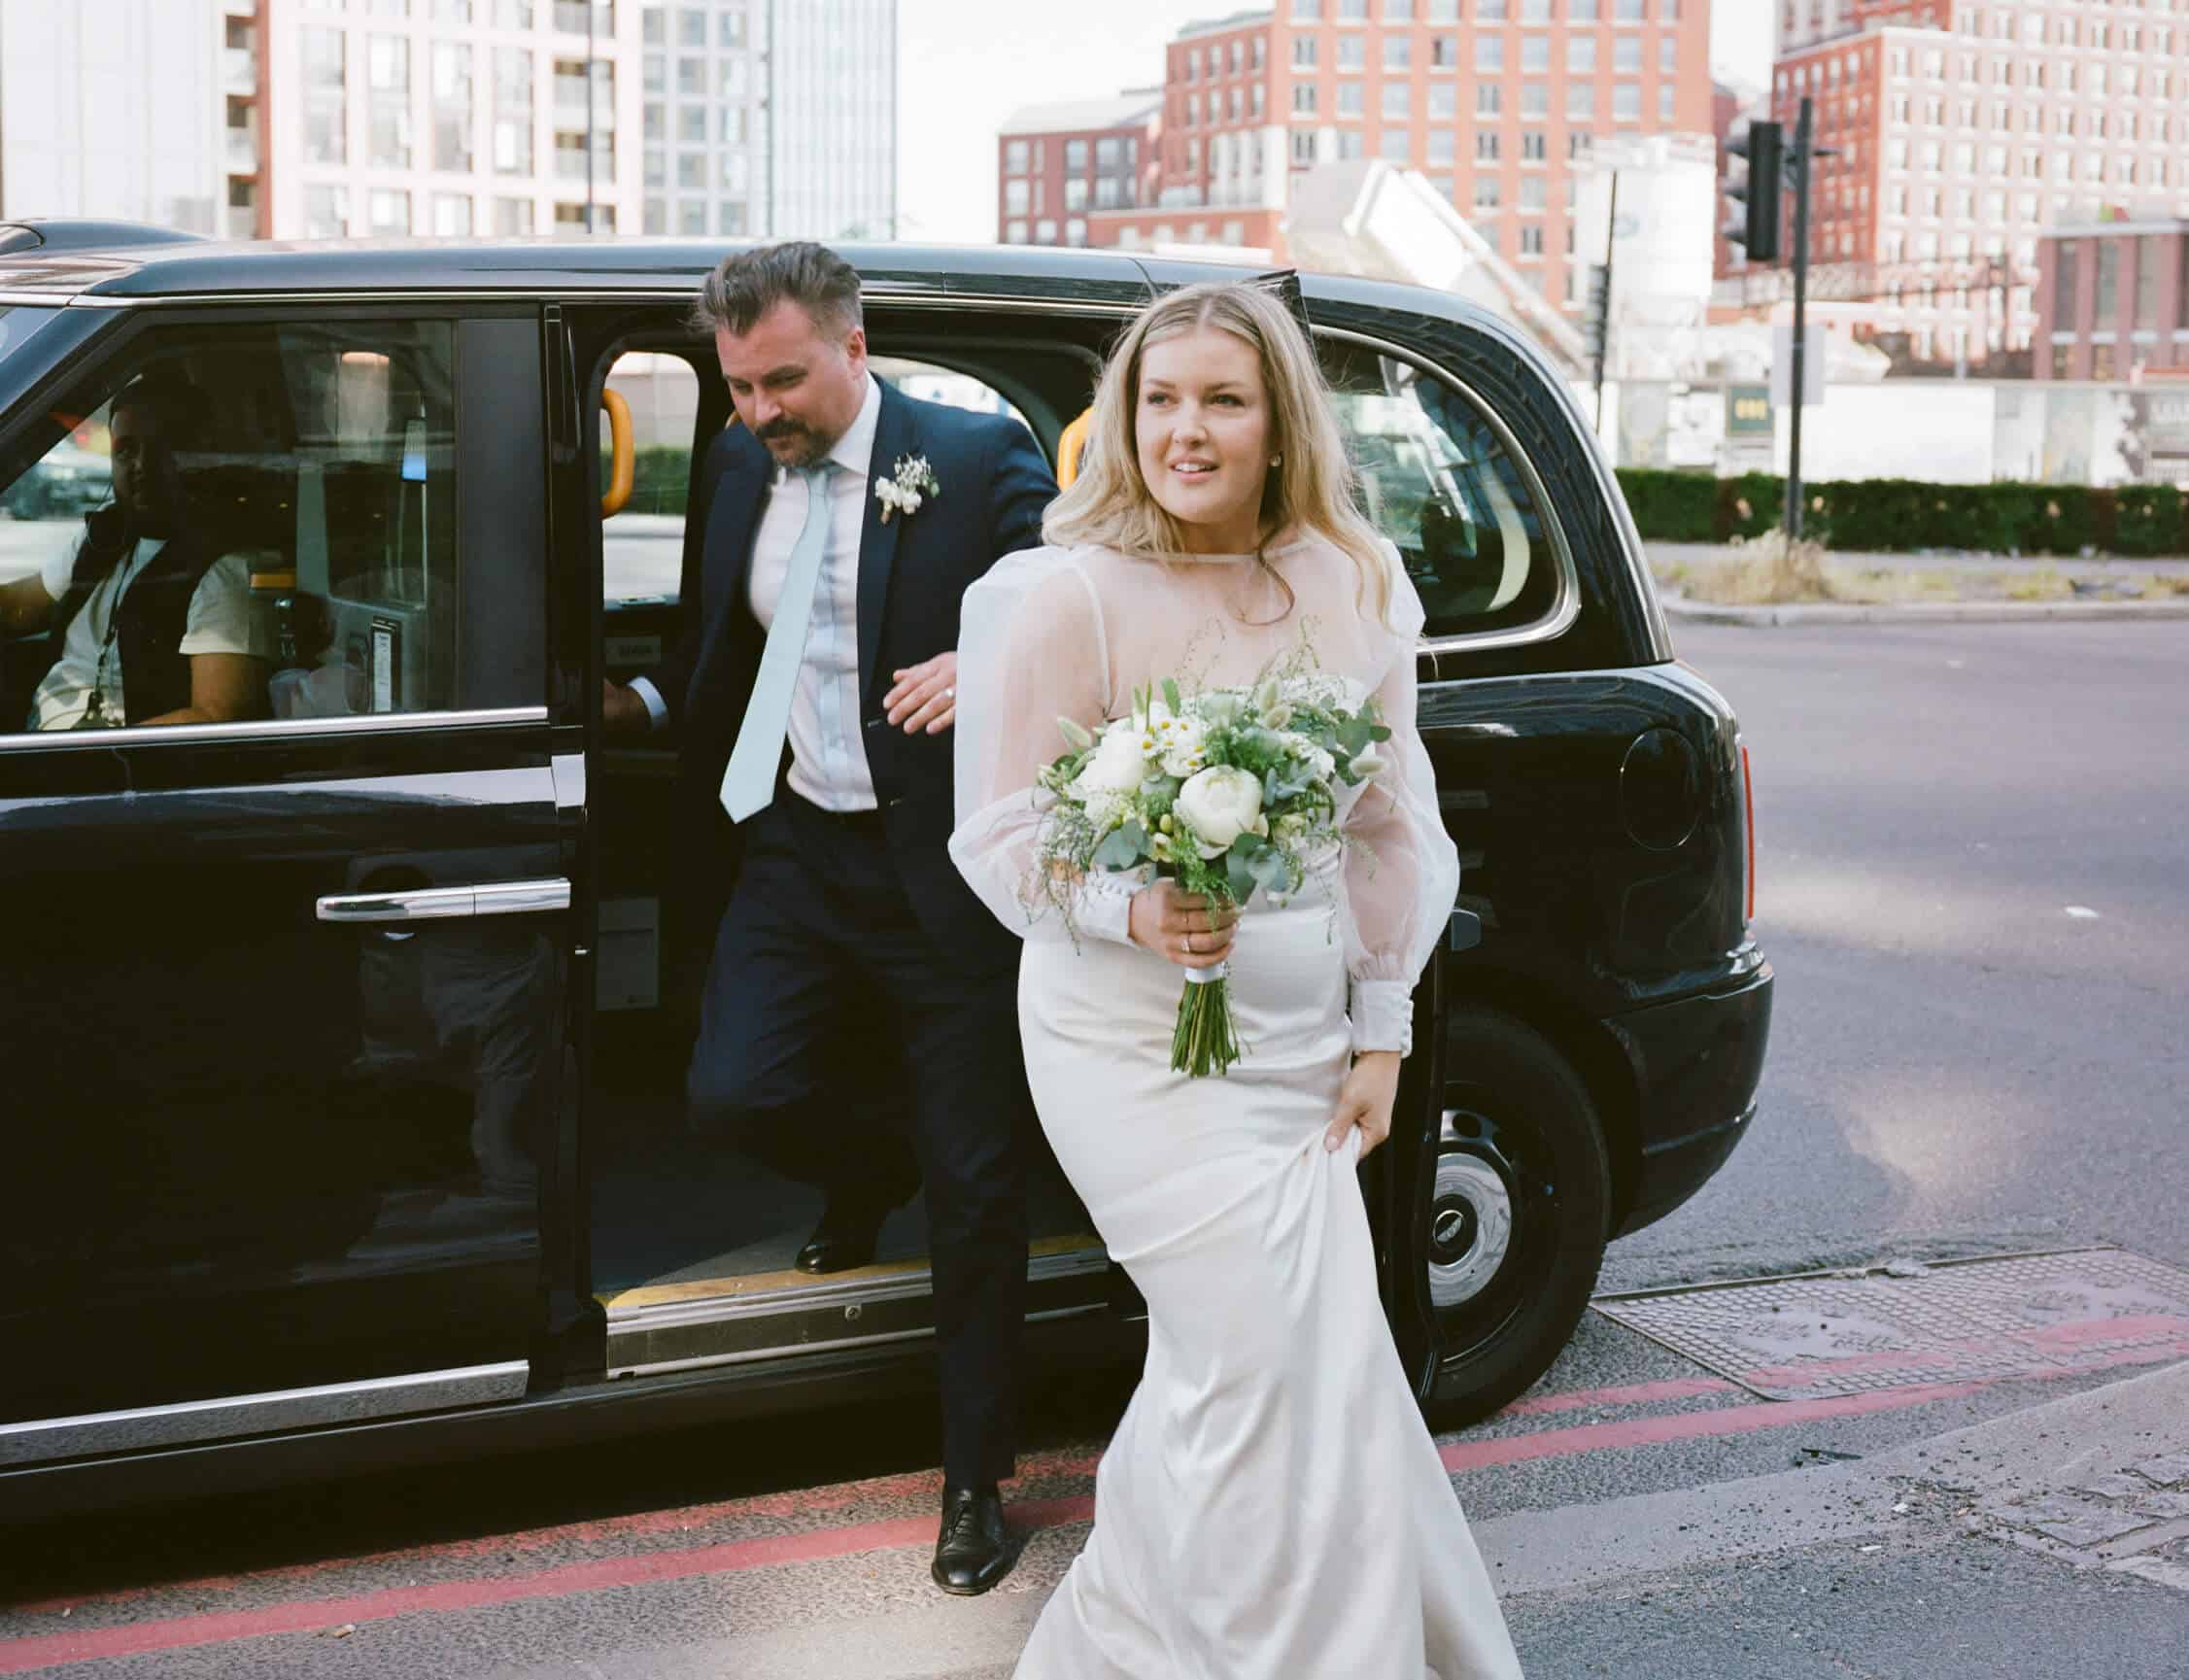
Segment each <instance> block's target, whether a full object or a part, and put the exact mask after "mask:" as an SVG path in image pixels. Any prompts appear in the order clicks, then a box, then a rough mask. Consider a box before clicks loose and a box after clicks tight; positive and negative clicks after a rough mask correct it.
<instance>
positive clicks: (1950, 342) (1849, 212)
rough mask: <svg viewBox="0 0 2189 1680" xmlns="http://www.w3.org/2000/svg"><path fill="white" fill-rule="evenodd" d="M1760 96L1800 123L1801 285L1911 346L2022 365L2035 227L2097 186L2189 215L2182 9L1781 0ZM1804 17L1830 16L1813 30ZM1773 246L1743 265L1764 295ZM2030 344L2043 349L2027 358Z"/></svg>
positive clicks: (2056, 2)
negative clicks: (1806, 209) (1806, 116)
mask: <svg viewBox="0 0 2189 1680" xmlns="http://www.w3.org/2000/svg"><path fill="white" fill-rule="evenodd" d="M1796 14H1798V17H1799V21H1800V24H1801V28H1800V30H1799V31H1796V33H1795V34H1794V35H1793V37H1792V38H1793V39H1795V40H1796V41H1799V42H1802V43H1803V44H1802V45H1798V46H1796V48H1795V49H1794V50H1792V51H1785V52H1783V53H1782V55H1781V56H1780V58H1779V61H1778V63H1777V66H1776V68H1775V70H1774V73H1773V77H1772V91H1771V114H1772V116H1773V117H1774V118H1775V119H1776V120H1779V121H1781V122H1784V123H1785V124H1786V125H1787V130H1788V136H1789V138H1790V139H1791V137H1792V133H1793V125H1794V122H1795V120H1796V114H1797V112H1798V110H1799V106H1800V101H1801V99H1802V97H1803V96H1804V95H1806V96H1807V97H1808V98H1809V99H1810V100H1811V101H1812V104H1813V109H1814V112H1815V121H1816V139H1817V144H1818V145H1820V146H1825V147H1830V148H1833V149H1834V150H1836V151H1837V153H1838V155H1837V156H1835V157H1830V158H1822V159H1820V160H1819V162H1818V165H1817V173H1816V177H1815V181H1814V187H1813V197H1812V205H1811V222H1810V260H1811V263H1812V270H1811V279H1810V295H1812V296H1815V297H1821V298H1827V299H1857V300H1867V301H1869V302H1871V303H1873V304H1874V305H1875V306H1876V313H1875V316H1874V326H1873V327H1872V328H1871V330H1872V331H1873V332H1874V333H1875V334H1876V335H1877V336H1878V337H1879V339H1880V341H1881V342H1884V343H1887V344H1888V345H1889V346H1891V347H1892V348H1894V349H1895V351H1896V354H1897V355H1898V356H1899V357H1900V358H1901V359H1903V360H1905V361H1907V362H1910V363H1926V362H1948V361H1955V360H1964V361H1966V362H1967V364H1968V365H1971V366H1976V367H1983V366H1985V365H1987V364H1989V365H1991V366H1993V367H1995V368H1998V369H2001V370H2003V371H2009V372H2019V371H2021V370H2023V368H2024V367H2025V365H2026V364H2027V362H2028V360H2029V358H2030V356H2031V354H2032V352H2033V349H2034V348H2036V347H2037V339H2038V321H2037V284H2038V274H2039V264H2038V242H2039V240H2040V238H2041V237H2042V235H2043V233H2044V230H2045V229H2046V228H2047V227H2048V226H2052V225H2055V224H2058V223H2064V222H2070V221H2087V220H2093V219H2095V216H2096V212H2097V209H2098V207H2099V206H2100V205H2103V204H2107V203H2113V204H2123V205H2131V204H2133V205H2150V204H2153V203H2157V204H2162V205H2167V206H2178V207H2179V208H2178V209H2177V210H2175V211H2173V212H2172V213H2177V214H2189V167H2185V159H2184V155H2183V150H2184V149H2183V144H2182V143H2183V140H2184V138H2185V136H2189V13H2183V14H2180V15H2179V16H2178V17H2177V19H2176V20H2174V21H2169V17H2172V16H2173V15H2172V14H2171V13H2168V12H2162V11H2160V10H2158V9H2156V8H2144V7H2125V6H2122V7H2116V6H2111V5H2107V6H2103V7H2101V6H2096V5H2087V4H2078V3H2074V0H2044V3H2039V0H2024V3H2020V4H2014V5H2008V4H2005V3H2003V0H1900V3H1899V4H1891V3H1888V0H1835V3H1824V4H1819V3H1816V0H1792V3H1791V5H1790V6H1789V11H1788V13H1787V14H1786V15H1782V19H1781V20H1782V22H1786V21H1788V18H1789V17H1792V16H1793V15H1796ZM1812 15H1814V16H1815V17H1822V18H1825V19H1826V21H1825V22H1823V23H1821V24H1819V25H1818V26H1817V27H1818V28H1823V29H1837V30H1838V31H1839V32H1838V33H1836V34H1829V35H1826V36H1825V37H1824V38H1821V39H1815V38H1812V36H1813V35H1814V33H1815V32H1814V31H1813V30H1812V29H1811V27H1810V24H1811V18H1812ZM1784 245H1785V250H1784V252H1783V254H1782V258H1781V263H1780V265H1779V266H1778V267H1777V268H1776V269H1775V270H1774V271H1772V272H1768V273H1763V274H1758V273H1757V272H1756V271H1755V270H1753V269H1751V270H1750V271H1749V272H1748V275H1747V277H1746V278H1745V279H1744V281H1743V287H1744V290H1745V293H1746V296H1747V300H1748V301H1749V302H1751V303H1761V302H1765V301H1768V300H1769V299H1771V298H1772V297H1774V296H1776V295H1779V294H1781V293H1783V292H1785V291H1790V290H1791V285H1792V282H1791V275H1790V272H1789V270H1788V269H1787V267H1786V266H1785V264H1786V263H1787V262H1790V261H1791V258H1792V241H1791V239H1789V240H1787V241H1786V242H1784ZM2039 360H2042V359H2041V358H2039Z"/></svg>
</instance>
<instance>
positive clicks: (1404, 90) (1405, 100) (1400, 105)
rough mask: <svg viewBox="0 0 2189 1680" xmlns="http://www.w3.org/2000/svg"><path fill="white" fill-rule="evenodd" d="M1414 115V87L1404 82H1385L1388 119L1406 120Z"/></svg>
mask: <svg viewBox="0 0 2189 1680" xmlns="http://www.w3.org/2000/svg"><path fill="white" fill-rule="evenodd" d="M1413 115H1414V89H1413V87H1412V86H1409V85H1408V84H1406V83H1404V82H1386V83H1385V84H1384V117H1385V120H1388V121H1394V122H1404V121H1405V120H1407V119H1408V118H1410V117H1412V116H1413Z"/></svg>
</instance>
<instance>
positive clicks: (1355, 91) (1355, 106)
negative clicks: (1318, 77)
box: [1338, 82, 1404, 117]
mask: <svg viewBox="0 0 2189 1680" xmlns="http://www.w3.org/2000/svg"><path fill="white" fill-rule="evenodd" d="M1400 91H1401V92H1403V91H1404V89H1403V88H1402V89H1400ZM1367 109H1368V89H1367V88H1365V87H1363V86H1361V85H1360V84H1359V83H1357V82H1341V83H1339V84H1338V115H1339V116H1340V117H1358V116H1360V115H1361V114H1362V113H1363V112H1365V111H1366V110H1367Z"/></svg>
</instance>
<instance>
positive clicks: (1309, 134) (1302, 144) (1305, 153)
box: [1292, 128, 1315, 165]
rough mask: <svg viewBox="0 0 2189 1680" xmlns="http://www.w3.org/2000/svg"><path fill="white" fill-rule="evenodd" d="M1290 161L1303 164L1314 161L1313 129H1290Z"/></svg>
mask: <svg viewBox="0 0 2189 1680" xmlns="http://www.w3.org/2000/svg"><path fill="white" fill-rule="evenodd" d="M1292 161H1293V163H1295V164H1299V165H1305V164H1309V163H1313V162H1314V161H1315V131H1314V130H1313V129H1310V128H1295V129H1293V130H1292Z"/></svg>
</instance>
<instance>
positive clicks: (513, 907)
mask: <svg viewBox="0 0 2189 1680" xmlns="http://www.w3.org/2000/svg"><path fill="white" fill-rule="evenodd" d="M569 908H570V883H569V882H568V881H566V880H563V879H560V878H557V879H553V880H536V881H487V882H483V883H482V884H480V885H478V886H468V887H421V888H419V889H418V890H416V891H414V892H394V893H330V894H328V895H327V896H326V897H325V898H323V899H321V900H320V901H319V919H320V920H321V921H323V922H352V923H359V922H424V921H439V920H442V919H444V918H446V917H449V916H521V915H536V914H538V913H539V912H540V911H542V910H566V909H569Z"/></svg>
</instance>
